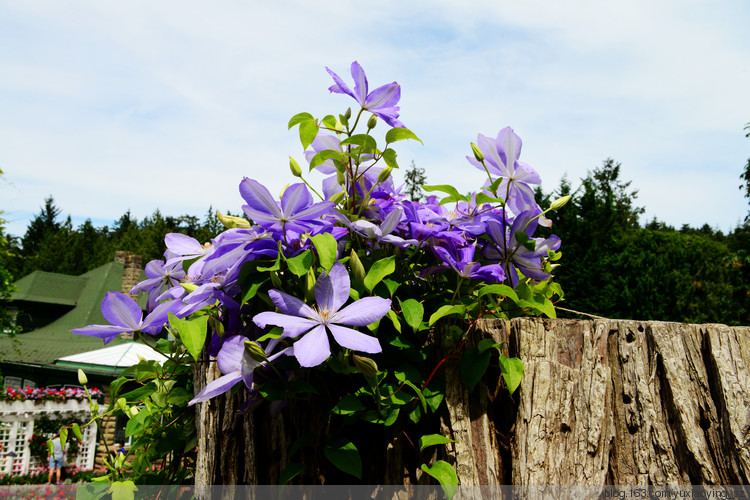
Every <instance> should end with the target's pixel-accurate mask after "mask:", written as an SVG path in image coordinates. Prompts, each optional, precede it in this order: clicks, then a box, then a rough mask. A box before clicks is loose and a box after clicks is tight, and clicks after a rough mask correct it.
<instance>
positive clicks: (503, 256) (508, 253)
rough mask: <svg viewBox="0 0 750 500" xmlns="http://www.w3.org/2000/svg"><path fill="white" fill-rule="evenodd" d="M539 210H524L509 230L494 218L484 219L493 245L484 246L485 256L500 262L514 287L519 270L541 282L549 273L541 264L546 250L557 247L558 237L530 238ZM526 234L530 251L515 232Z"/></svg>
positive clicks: (536, 223) (536, 222)
mask: <svg viewBox="0 0 750 500" xmlns="http://www.w3.org/2000/svg"><path fill="white" fill-rule="evenodd" d="M537 215H539V210H527V211H525V212H522V213H521V214H519V215H518V217H516V218H515V220H514V221H513V225H512V226H511V228H510V231H507V232H506V229H507V228H506V227H504V226H503V224H502V223H501V222H500V221H498V220H496V219H488V220H487V236H489V237H490V239H491V240H492V242H493V243H494V245H487V246H486V247H485V248H484V256H485V257H487V258H488V259H491V260H494V261H500V264H501V265H502V266H503V268H504V269H505V275H506V277H507V278H508V279H509V280H510V284H511V286H512V287H513V288H515V287H516V285H518V273H517V272H516V269H518V270H519V271H521V274H523V275H524V276H526V277H528V278H531V279H533V280H536V281H544V280H546V279H547V278H549V277H550V274H549V273H547V272H545V271H544V268H543V267H542V257H544V256H546V255H547V250H558V249H559V248H560V238H559V237H558V236H556V235H554V234H553V235H551V236H549V237H547V238H532V235H533V234H534V231H536V228H537V225H538V223H539V219H538V218H535V217H536V216H537ZM521 232H523V233H526V236H528V239H529V242H533V248H534V249H533V250H530V249H528V248H526V247H525V246H524V245H523V244H521V243H520V242H519V241H518V237H517V233H521Z"/></svg>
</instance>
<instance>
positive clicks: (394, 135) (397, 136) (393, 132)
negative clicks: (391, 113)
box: [385, 127, 424, 144]
mask: <svg viewBox="0 0 750 500" xmlns="http://www.w3.org/2000/svg"><path fill="white" fill-rule="evenodd" d="M404 139H414V140H415V141H419V142H422V139H420V138H419V137H417V136H416V135H415V134H414V132H412V131H411V130H409V129H408V128H403V127H396V128H392V129H390V130H389V131H388V132H387V133H386V134H385V142H386V143H388V144H390V143H392V142H396V141H403V140H404ZM422 144H424V143H423V142H422Z"/></svg>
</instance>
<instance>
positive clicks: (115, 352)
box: [55, 342, 167, 374]
mask: <svg viewBox="0 0 750 500" xmlns="http://www.w3.org/2000/svg"><path fill="white" fill-rule="evenodd" d="M141 359H146V360H155V361H164V360H165V359H167V358H166V357H165V356H164V355H162V354H160V353H158V352H156V351H155V350H154V349H152V348H151V347H149V346H147V345H145V344H142V343H140V342H124V343H121V344H119V345H114V346H110V347H104V348H102V349H97V350H95V351H89V352H84V353H80V354H73V355H71V356H65V357H62V358H59V359H58V360H57V361H56V362H55V365H56V366H65V367H70V368H81V369H83V370H84V371H88V370H96V371H112V372H113V373H115V374H117V373H119V372H120V371H122V370H123V369H125V368H127V367H129V366H132V365H135V364H137V363H138V361H140V360H141Z"/></svg>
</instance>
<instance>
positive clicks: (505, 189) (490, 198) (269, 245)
mask: <svg viewBox="0 0 750 500" xmlns="http://www.w3.org/2000/svg"><path fill="white" fill-rule="evenodd" d="M328 72H329V74H330V75H331V76H332V78H333V80H334V85H332V86H331V87H330V90H331V91H332V92H335V93H340V94H346V95H348V96H350V97H352V98H353V99H354V100H355V101H356V102H357V104H358V105H359V106H360V107H361V110H360V111H359V114H358V115H357V120H359V116H360V114H362V113H363V112H368V113H371V114H372V115H374V116H377V117H379V118H380V119H382V120H383V121H384V122H385V123H387V124H388V125H389V126H391V127H397V128H403V124H402V123H401V122H400V121H399V120H398V117H399V107H398V106H397V104H398V102H399V99H400V95H401V91H400V86H399V85H398V84H397V83H395V82H394V83H391V84H387V85H383V86H381V87H378V88H377V89H375V90H373V91H369V87H368V81H367V78H366V76H365V74H364V71H363V70H362V68H361V67H360V65H359V64H358V63H356V62H354V63H353V64H352V66H351V75H352V77H353V79H354V82H355V84H354V89H353V90H352V89H350V87H349V86H348V85H347V84H346V83H345V82H344V81H343V80H342V79H341V78H340V77H339V76H338V75H337V74H336V73H334V72H333V71H331V70H328ZM341 120H342V122H343V125H342V124H341V123H338V124H337V125H336V127H332V126H331V125H327V126H323V125H319V128H321V129H326V130H327V131H331V132H334V133H335V134H336V135H332V134H329V133H327V132H324V131H321V132H320V133H318V134H317V136H316V137H315V139H314V140H313V141H312V142H311V144H310V148H311V149H310V150H308V151H306V152H305V155H306V158H307V160H308V162H312V160H313V158H314V157H315V156H316V155H319V154H320V153H321V152H327V151H330V152H331V153H332V154H331V155H330V157H329V158H328V159H327V160H326V161H325V162H322V163H320V164H319V165H316V166H315V168H316V169H317V170H318V171H319V172H321V173H323V174H325V175H327V176H328V177H327V178H326V179H325V180H324V181H323V186H322V187H323V189H322V191H323V193H324V197H325V198H324V199H322V200H321V201H317V202H316V201H315V200H314V198H313V195H312V194H311V192H310V189H309V188H308V185H307V184H306V183H297V184H292V185H290V186H288V187H287V188H286V189H285V190H284V192H283V194H282V195H281V197H280V200H277V199H276V198H275V197H274V196H273V195H272V194H271V193H270V192H269V190H268V189H267V188H266V187H265V186H263V185H262V184H261V183H260V182H259V181H257V180H255V179H249V178H245V179H243V180H242V181H241V182H240V185H239V191H240V194H241V196H242V198H243V199H244V200H245V203H246V204H245V205H243V207H242V209H243V211H244V213H245V215H246V217H247V219H246V220H240V221H239V222H237V221H235V223H234V224H232V225H231V227H229V228H228V229H227V230H226V231H224V232H223V233H222V234H220V235H219V236H218V237H216V238H215V239H214V240H213V241H211V242H210V243H207V244H201V243H200V242H198V241H196V240H195V239H193V238H191V237H189V236H185V235H176V234H170V235H167V237H166V238H165V243H166V246H167V250H166V252H165V255H164V260H159V261H152V262H150V263H149V264H148V266H147V267H146V275H147V277H148V279H147V280H146V281H144V282H143V283H141V284H139V285H138V286H136V287H135V288H134V289H133V290H132V291H131V293H138V292H141V291H142V292H147V293H148V298H149V299H148V313H147V314H146V315H145V317H144V315H143V313H142V312H141V310H140V308H139V307H138V306H137V305H136V303H135V302H134V301H133V300H131V299H130V298H128V297H127V296H126V295H124V294H119V293H114V292H113V293H110V294H108V295H107V297H106V298H105V299H104V302H103V304H102V313H103V314H104V317H105V318H106V319H107V320H108V321H109V322H110V323H111V324H110V325H91V326H88V327H84V328H79V329H76V330H74V332H75V333H78V334H83V335H92V336H96V337H99V338H102V339H103V340H104V341H105V343H106V342H108V341H110V340H111V339H113V338H114V337H115V336H117V335H118V334H119V333H121V332H138V331H140V332H144V333H148V334H155V333H157V332H158V331H159V330H161V328H162V326H163V325H164V323H165V322H166V321H167V320H168V315H169V313H172V314H173V315H175V316H176V317H178V318H184V317H187V316H189V315H191V314H192V313H195V312H197V311H199V310H201V309H205V308H210V309H211V311H213V312H212V314H213V315H214V317H215V318H216V319H218V320H219V321H220V322H221V325H222V332H221V335H219V332H218V331H214V332H213V337H212V339H211V340H210V343H209V352H210V354H211V355H213V356H216V357H217V361H218V365H219V368H220V370H221V372H222V373H223V374H224V375H223V376H222V377H221V378H219V379H218V380H216V381H214V382H212V383H211V384H209V385H208V386H207V387H206V388H204V389H203V391H201V392H200V393H199V394H198V395H197V396H196V398H195V399H193V401H192V402H191V403H195V402H198V401H203V400H205V399H208V398H210V397H213V396H215V395H217V394H221V393H223V392H225V391H227V390H229V389H230V388H231V387H232V386H234V385H235V384H237V383H238V382H240V381H242V382H244V384H245V385H246V386H247V388H248V389H252V388H253V380H254V376H255V374H256V373H257V371H258V370H261V371H263V370H266V369H271V368H273V367H272V366H271V365H272V364H273V363H274V362H275V360H277V359H279V358H281V357H282V356H293V357H294V358H296V360H297V361H298V362H299V365H300V366H302V367H313V366H318V365H320V364H322V363H323V362H325V361H326V359H328V357H329V356H330V355H331V337H332V339H333V341H335V342H334V344H338V345H339V346H342V347H343V348H347V349H351V350H355V351H359V352H365V353H378V352H381V345H380V342H379V340H378V339H377V338H376V337H375V336H372V335H370V334H368V333H363V332H360V331H358V330H356V329H355V328H356V327H366V326H369V325H372V324H373V323H376V322H378V321H379V320H380V319H381V318H383V317H384V316H385V315H386V314H388V313H389V311H391V306H392V304H391V300H390V299H387V298H381V297H377V296H370V297H363V298H359V297H358V295H357V296H355V295H351V294H350V292H351V290H350V287H351V281H350V277H349V273H350V271H349V270H348V269H347V265H348V266H350V267H351V264H350V263H342V262H339V260H345V259H343V257H345V255H343V253H342V252H343V249H344V248H346V246H347V244H349V243H351V244H352V247H354V246H356V247H357V248H358V249H360V250H361V251H363V252H364V254H365V255H370V254H373V253H375V252H380V251H382V250H384V249H394V248H395V249H396V250H397V251H398V252H400V253H402V254H405V255H407V256H414V255H417V254H419V255H421V257H420V258H417V259H414V262H415V263H416V262H419V264H415V265H414V266H413V268H412V278H411V279H414V280H424V279H429V277H431V276H434V275H436V274H437V273H444V274H446V275H448V276H451V275H452V276H454V278H453V279H452V280H451V281H458V282H461V281H462V280H478V281H481V282H485V283H502V282H506V283H508V284H509V285H511V286H514V287H515V286H516V285H517V284H518V283H519V280H520V279H521V278H522V277H525V278H529V279H531V280H535V281H542V280H545V279H547V278H549V277H550V274H549V272H548V271H549V268H548V267H545V265H544V259H545V258H546V257H547V255H548V251H550V250H552V251H554V250H557V249H558V248H559V246H560V239H559V238H557V237H556V236H550V237H547V238H541V237H535V236H534V233H535V231H536V229H537V226H538V225H539V224H540V223H542V224H548V220H547V219H546V218H544V216H543V212H542V210H541V208H540V207H539V206H538V205H537V203H536V201H535V200H534V195H533V189H532V188H531V185H532V184H538V183H539V182H540V180H539V176H538V175H537V174H536V172H534V170H533V169H532V168H531V167H529V166H528V165H526V164H525V163H522V162H520V161H519V157H520V152H521V139H520V138H519V137H518V136H517V135H516V134H515V132H513V130H512V129H510V128H509V127H506V128H504V129H503V130H501V131H500V133H499V134H498V135H497V138H496V139H492V138H488V137H485V136H483V135H480V136H479V137H478V150H479V151H481V155H480V154H476V155H475V157H469V158H468V160H469V162H470V163H471V164H472V165H474V166H475V167H477V168H480V169H481V170H483V171H484V172H486V173H487V175H488V179H487V183H486V184H485V188H484V191H483V192H480V193H475V194H473V195H470V196H465V197H460V199H456V200H454V203H453V204H452V206H450V208H449V206H447V205H445V204H441V203H440V200H439V199H438V198H436V197H434V196H431V197H429V198H428V199H427V201H426V202H424V203H416V202H412V201H409V200H407V199H406V197H405V195H404V194H402V193H401V188H400V187H397V186H394V183H393V180H392V178H391V177H390V176H389V173H390V170H389V169H390V168H391V167H390V164H389V165H388V167H385V165H383V163H386V153H385V152H381V151H379V150H378V149H377V148H374V147H368V146H367V144H368V142H367V137H363V136H362V135H360V136H352V133H351V131H350V130H349V125H348V123H347V119H346V118H345V117H344V116H341ZM370 123H373V121H372V120H371V121H370ZM370 128H371V125H370V124H368V134H369V130H370ZM342 132H343V133H342ZM343 136H346V137H343ZM368 136H369V135H368ZM355 138H356V140H355ZM482 155H483V157H484V158H482ZM342 158H343V160H342ZM394 158H395V157H394ZM384 167H385V168H384ZM295 175H297V174H295ZM298 177H299V175H298ZM326 234H328V235H331V236H332V237H333V240H335V241H336V242H337V247H338V252H337V255H336V262H335V264H333V266H328V267H327V270H324V271H323V272H320V273H318V275H317V276H312V277H310V276H308V278H311V279H312V280H314V283H315V284H314V289H312V288H311V292H313V293H312V294H313V295H314V298H315V302H316V303H315V305H309V304H308V302H312V301H311V300H307V301H305V300H302V299H301V298H298V297H294V296H292V295H290V294H288V293H286V292H284V291H282V290H280V289H279V288H282V286H281V284H280V283H279V282H278V281H274V280H273V279H271V278H273V277H272V276H271V274H272V273H273V272H275V269H276V268H273V265H272V264H271V263H272V262H273V260H274V259H276V262H277V263H278V262H279V259H283V260H288V259H293V258H295V257H296V256H300V257H304V256H305V255H306V253H309V254H312V255H318V254H319V253H320V249H319V248H317V247H316V246H315V244H314V240H315V238H316V237H317V236H319V235H326ZM355 243H356V245H355ZM425 256H426V257H425ZM186 261H190V262H191V264H190V266H189V267H188V268H187V269H185V268H184V267H186V266H183V263H184V262H186ZM254 261H261V262H262V263H263V266H262V269H260V270H259V271H258V272H260V271H265V270H269V269H270V270H271V271H270V273H271V274H269V275H267V276H271V277H270V278H265V279H263V280H260V281H258V282H256V284H257V289H256V290H255V292H258V291H260V292H262V293H264V294H266V297H267V298H268V299H270V300H269V301H268V302H272V304H273V307H272V308H271V307H269V306H270V304H268V303H267V302H266V303H264V302H263V301H251V302H249V303H243V297H245V296H246V294H247V293H248V287H247V286H246V283H244V282H243V280H242V278H241V276H243V274H242V270H243V266H245V265H246V264H248V263H253V262H254ZM308 274H309V273H308ZM300 276H301V275H300ZM277 278H278V277H277ZM350 297H354V298H356V299H357V300H354V301H352V302H351V303H349V304H348V305H347V302H349V300H350ZM310 298H311V297H310V296H308V299H310ZM249 308H252V311H248V309H249ZM272 309H275V310H272ZM269 326H276V327H279V329H280V330H279V332H280V333H278V334H276V335H274V336H270V338H269V337H267V338H265V339H263V336H264V335H265V334H266V333H268V332H267V328H268V327H269ZM329 335H330V337H329ZM261 339H262V340H261Z"/></svg>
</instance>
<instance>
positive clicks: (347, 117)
mask: <svg viewBox="0 0 750 500" xmlns="http://www.w3.org/2000/svg"><path fill="white" fill-rule="evenodd" d="M344 116H345V117H346V119H347V120H348V119H349V118H351V117H352V108H346V113H344Z"/></svg>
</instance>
